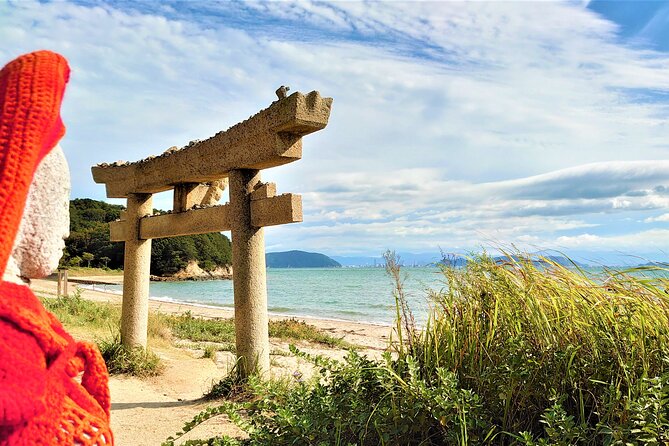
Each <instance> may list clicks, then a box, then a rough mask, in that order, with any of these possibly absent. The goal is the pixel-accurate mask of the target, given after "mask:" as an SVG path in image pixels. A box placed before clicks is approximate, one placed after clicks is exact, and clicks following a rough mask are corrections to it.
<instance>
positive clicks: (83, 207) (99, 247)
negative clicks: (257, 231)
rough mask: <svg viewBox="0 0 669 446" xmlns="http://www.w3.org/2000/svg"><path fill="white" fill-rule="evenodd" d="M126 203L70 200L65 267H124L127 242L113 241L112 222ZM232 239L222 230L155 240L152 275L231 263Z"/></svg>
mask: <svg viewBox="0 0 669 446" xmlns="http://www.w3.org/2000/svg"><path fill="white" fill-rule="evenodd" d="M123 209H124V207H123V206H120V205H115V204H109V203H105V202H103V201H97V200H91V199H89V198H79V199H75V200H72V201H71V202H70V236H69V237H68V238H67V240H65V251H64V254H63V258H62V259H61V261H60V262H61V266H92V267H100V268H111V269H119V268H123V243H117V242H111V241H110V240H109V222H111V221H114V220H117V219H118V218H119V217H120V214H121V211H122V210H123ZM231 259H232V247H231V245H230V240H229V239H228V238H227V237H226V236H224V235H222V234H219V233H213V234H201V235H191V236H184V237H174V238H169V239H157V240H153V242H152V247H151V274H154V275H159V276H162V275H169V274H174V273H175V272H177V271H178V270H180V269H181V268H183V267H185V266H186V265H187V264H188V262H189V261H190V260H197V262H198V264H199V265H200V267H201V268H202V269H204V270H207V271H211V270H213V269H215V268H216V267H217V266H225V265H229V264H230V262H231Z"/></svg>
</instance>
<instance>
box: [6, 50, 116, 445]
mask: <svg viewBox="0 0 669 446" xmlns="http://www.w3.org/2000/svg"><path fill="white" fill-rule="evenodd" d="M68 77H69V67H68V65H67V62H66V61H65V59H64V58H63V57H62V56H59V55H57V54H55V53H51V52H48V51H39V52H36V53H31V54H27V55H24V56H21V57H19V58H18V59H15V60H14V61H12V62H11V63H9V64H8V65H7V66H5V67H4V68H3V69H2V70H0V275H2V273H3V272H4V269H5V267H6V264H7V260H8V258H9V256H10V255H11V251H12V247H13V243H14V237H15V236H16V232H17V230H18V227H19V223H20V221H21V216H22V214H23V208H24V206H25V201H26V197H27V194H28V190H29V187H30V183H31V182H32V178H33V175H34V172H35V169H36V168H37V165H38V164H39V162H40V161H41V160H42V158H43V157H44V156H45V155H46V154H47V153H48V152H49V151H50V150H51V149H52V148H53V147H54V146H55V145H56V143H57V142H58V140H59V139H60V138H61V137H62V136H63V134H64V131H65V128H64V127H63V124H62V122H61V119H60V103H61V100H62V97H63V92H64V90H65V84H66V83H67V80H68ZM81 372H83V375H81V376H79V375H80V374H81ZM110 407H111V403H110V398H109V386H108V374H107V368H106V366H105V363H104V361H103V360H102V357H101V356H100V353H99V351H98V350H97V349H96V347H95V346H93V345H91V344H88V343H82V342H76V341H74V339H72V337H71V336H70V335H69V334H67V333H66V332H65V330H64V329H63V327H62V325H61V324H60V322H58V320H57V319H56V318H55V317H54V316H53V315H52V314H51V313H49V312H47V311H46V310H45V309H44V307H43V306H42V305H41V304H40V302H39V300H38V299H37V298H36V297H35V296H34V295H33V293H32V292H31V291H30V289H29V288H28V287H26V286H23V285H16V284H12V283H7V282H0V446H28V445H70V446H74V445H76V446H90V445H96V446H102V445H112V444H113V437H112V434H111V432H110V430H109V410H110Z"/></svg>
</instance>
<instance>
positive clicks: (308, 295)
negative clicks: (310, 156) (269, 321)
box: [89, 267, 445, 325]
mask: <svg viewBox="0 0 669 446" xmlns="http://www.w3.org/2000/svg"><path fill="white" fill-rule="evenodd" d="M402 275H403V276H404V277H405V280H404V291H405V293H406V295H407V301H408V303H409V305H410V308H411V310H412V312H413V313H414V316H415V319H416V322H417V323H418V324H420V325H422V324H424V322H425V320H426V318H427V311H428V307H429V297H428V296H429V291H430V290H432V291H439V290H441V289H443V288H444V287H445V285H444V283H443V279H444V277H443V275H442V274H441V273H440V272H439V270H438V269H437V268H403V269H402ZM89 287H90V286H89ZM94 288H95V289H99V290H105V291H111V292H116V293H120V292H121V286H120V285H95V286H94ZM393 288H394V285H393V281H392V279H391V277H390V276H389V275H388V274H387V273H386V271H385V269H384V268H371V267H370V268H299V269H298V268H296V269H272V268H270V269H268V270H267V296H268V309H269V312H270V314H273V315H282V316H296V317H300V316H307V317H317V318H322V319H335V320H345V321H355V322H368V323H375V324H391V323H392V322H393V320H394V317H395V299H394V297H393ZM149 295H150V296H151V298H153V299H156V300H162V301H169V302H184V303H190V304H196V305H206V306H213V307H223V308H229V309H232V308H234V304H233V294H232V281H231V280H210V281H199V282H196V281H185V282H151V285H150V288H149Z"/></svg>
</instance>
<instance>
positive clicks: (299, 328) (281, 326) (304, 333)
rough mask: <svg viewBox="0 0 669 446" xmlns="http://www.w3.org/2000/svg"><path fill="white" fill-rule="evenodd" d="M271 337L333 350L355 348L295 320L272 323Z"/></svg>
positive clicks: (342, 340) (340, 339)
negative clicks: (310, 343) (322, 346)
mask: <svg viewBox="0 0 669 446" xmlns="http://www.w3.org/2000/svg"><path fill="white" fill-rule="evenodd" d="M269 335H270V337H273V338H280V339H291V340H295V341H309V342H316V343H318V344H323V345H326V346H328V347H332V348H345V349H349V348H355V346H354V345H352V344H350V343H348V342H346V341H345V340H344V339H343V338H337V337H334V336H332V335H330V334H328V333H324V332H322V331H320V330H319V329H318V328H316V327H314V326H313V325H310V324H307V323H306V322H304V321H300V320H297V319H294V318H291V319H281V320H273V321H270V322H269Z"/></svg>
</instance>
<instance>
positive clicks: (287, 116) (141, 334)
mask: <svg viewBox="0 0 669 446" xmlns="http://www.w3.org/2000/svg"><path fill="white" fill-rule="evenodd" d="M331 105H332V99H331V98H322V97H321V96H320V95H319V94H318V92H315V91H313V92H311V93H309V94H308V95H303V94H301V93H294V94H292V95H290V96H289V97H287V98H282V99H280V100H279V101H275V102H274V103H272V105H271V106H270V107H269V108H267V109H265V110H262V111H260V112H259V113H257V114H256V115H254V116H252V117H251V118H249V119H248V120H246V121H244V122H242V123H240V124H237V125H235V126H233V127H231V128H230V129H228V130H227V131H224V132H220V133H218V134H216V135H214V136H213V137H211V138H209V139H207V140H204V141H198V142H194V143H191V144H190V145H189V146H187V147H185V148H183V149H181V150H176V149H170V150H168V151H166V152H165V153H164V154H162V155H161V156H159V157H151V158H147V159H145V160H141V161H138V162H136V163H125V162H117V163H113V164H111V165H110V164H100V165H98V166H94V167H93V169H92V171H93V179H94V180H95V182H97V183H104V184H105V185H106V188H107V196H108V197H110V198H126V199H127V200H128V209H127V212H126V213H125V214H124V216H122V219H121V220H119V221H116V222H112V223H110V240H111V241H124V242H125V244H126V245H125V265H124V285H123V310H122V319H121V341H122V342H123V344H124V345H125V346H129V347H134V346H141V347H146V334H147V325H148V297H149V277H150V276H149V271H150V258H151V257H150V255H151V239H154V238H161V237H175V236H179V235H190V234H204V233H209V232H221V231H228V230H230V231H232V250H233V253H232V257H233V258H232V266H233V286H234V299H235V331H236V346H237V357H238V359H239V371H240V374H241V376H242V377H246V376H248V375H250V374H252V373H257V374H259V375H261V376H266V375H267V373H268V372H269V336H268V315H267V284H266V278H265V246H264V245H265V243H264V237H263V228H264V227H265V226H272V225H279V224H284V223H295V222H299V221H302V200H301V197H300V196H299V195H295V194H283V195H278V196H277V195H276V185H274V184H273V183H269V184H263V183H261V182H260V170H261V169H265V168H269V167H274V166H279V165H282V164H286V163H290V162H293V161H296V160H298V159H300V158H301V157H302V136H304V135H307V134H309V133H313V132H315V131H318V130H321V129H322V128H324V127H325V126H326V125H327V122H328V119H329V116H330V108H331ZM226 178H227V179H228V180H229V183H230V204H226V205H220V206H212V204H213V203H214V202H215V201H217V200H218V198H220V193H214V194H213V195H217V196H218V198H216V199H215V200H214V201H211V200H210V199H209V198H207V197H210V196H211V195H212V194H211V193H210V192H211V191H212V189H216V187H215V186H214V185H221V184H222V183H223V181H224V180H225V179H226ZM170 189H174V209H173V213H171V214H162V215H155V216H152V215H151V213H152V205H151V201H152V200H151V196H152V194H154V193H157V192H162V191H165V190H170ZM218 192H220V188H219V189H218ZM194 205H199V206H194ZM202 205H204V206H202Z"/></svg>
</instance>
